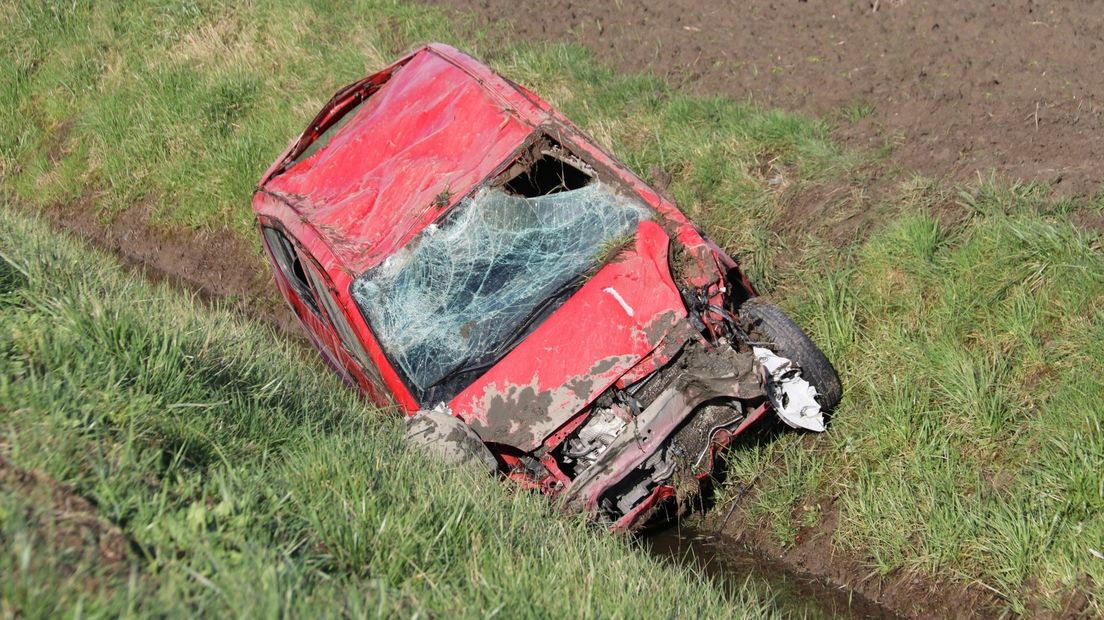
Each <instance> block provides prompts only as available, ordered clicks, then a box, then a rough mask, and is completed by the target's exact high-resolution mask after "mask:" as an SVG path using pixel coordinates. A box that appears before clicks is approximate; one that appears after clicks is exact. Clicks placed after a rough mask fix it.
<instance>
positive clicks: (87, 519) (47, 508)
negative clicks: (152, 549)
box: [0, 455, 135, 615]
mask: <svg viewBox="0 0 1104 620" xmlns="http://www.w3.org/2000/svg"><path fill="white" fill-rule="evenodd" d="M0 493H4V494H10V495H13V496H15V497H16V498H18V500H19V504H21V505H24V506H25V509H24V510H23V511H22V512H24V513H25V514H23V515H22V519H23V520H24V521H25V522H26V524H27V525H28V526H29V530H30V531H27V532H26V533H27V534H29V535H30V536H31V537H32V538H33V543H34V544H38V545H42V546H44V547H45V548H46V549H48V550H49V558H48V559H46V560H43V559H42V558H40V557H39V554H32V555H31V558H32V559H31V560H29V562H30V563H31V564H33V563H35V562H39V561H50V562H56V563H57V565H58V567H59V568H60V569H61V570H62V571H64V572H67V573H69V574H73V573H75V572H77V570H78V569H80V568H90V567H94V568H95V569H96V570H95V571H94V574H96V575H101V576H107V577H119V576H123V575H125V574H126V573H127V571H128V570H129V565H130V562H131V560H132V559H134V557H135V554H134V551H135V547H134V545H133V543H132V542H131V540H130V539H129V538H128V537H127V536H126V534H124V533H123V532H122V530H120V529H119V528H118V527H117V526H116V525H114V524H113V523H110V522H109V521H107V520H106V519H104V518H102V517H101V516H100V514H99V510H98V509H97V508H96V506H95V505H93V504H92V502H90V501H89V500H87V499H85V498H84V497H81V496H80V495H79V494H78V493H77V492H76V490H75V489H73V488H72V487H70V486H69V485H66V484H61V483H59V482H57V481H56V480H54V479H53V478H50V477H49V476H47V475H45V474H43V473H42V472H33V471H26V470H24V469H20V468H18V467H16V466H15V465H12V464H11V463H9V462H8V461H6V460H5V459H4V457H3V456H2V455H0ZM0 540H2V535H0ZM5 542H8V543H12V544H15V542H17V541H5ZM24 544H26V543H24ZM30 568H32V569H33V566H31V567H30ZM91 578H92V577H89V579H91ZM16 615H18V613H17V614H16Z"/></svg>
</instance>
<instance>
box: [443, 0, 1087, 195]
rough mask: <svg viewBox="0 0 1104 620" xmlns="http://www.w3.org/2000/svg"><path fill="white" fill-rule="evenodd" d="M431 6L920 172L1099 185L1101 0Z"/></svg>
mask: <svg viewBox="0 0 1104 620" xmlns="http://www.w3.org/2000/svg"><path fill="white" fill-rule="evenodd" d="M436 3H437V4H442V5H447V6H449V7H452V8H455V9H458V10H460V11H463V12H464V13H467V14H472V13H474V14H476V15H477V16H479V17H480V18H482V23H488V24H496V23H497V24H499V26H498V27H499V28H502V29H503V30H504V32H508V33H509V36H511V37H512V38H513V39H515V40H519V41H524V40H543V41H553V42H563V41H568V42H572V43H577V44H581V45H583V46H585V47H587V48H589V49H591V50H592V51H594V52H595V53H596V55H597V56H598V58H599V59H600V60H601V61H603V62H605V63H607V64H611V65H613V66H615V67H617V68H619V69H621V70H623V71H632V72H641V71H647V72H652V73H655V74H658V75H661V76H664V77H666V78H667V79H668V80H669V81H671V82H672V83H673V84H675V85H676V86H678V87H680V88H684V89H687V90H691V91H699V92H704V93H720V94H727V95H730V96H733V97H735V98H738V99H744V98H748V97H750V98H751V99H753V100H756V101H759V102H761V103H763V104H766V105H768V106H772V107H779V108H782V109H785V110H792V111H797V112H803V113H808V114H815V115H820V116H824V117H828V118H831V119H833V121H834V122H835V124H836V125H837V127H838V128H837V130H836V132H835V133H836V137H837V138H838V139H841V140H842V141H843V142H844V143H846V144H848V145H860V146H864V147H866V146H869V147H874V148H881V147H882V146H884V145H887V144H888V145H892V152H891V155H890V163H891V164H892V165H896V166H900V167H901V168H903V169H906V170H915V171H919V172H921V173H923V174H925V175H927V176H931V177H935V178H947V179H950V180H955V181H964V180H971V179H975V178H977V176H978V174H981V175H983V176H984V175H988V174H989V173H990V172H991V171H996V172H997V173H999V174H1001V175H1005V176H1007V177H1011V178H1017V179H1022V180H1027V181H1032V180H1035V181H1041V182H1046V183H1050V184H1052V185H1053V186H1054V187H1055V190H1056V192H1057V193H1059V194H1061V195H1072V194H1081V193H1095V192H1097V191H1099V190H1100V188H1101V183H1102V182H1104V168H1102V167H1101V166H1100V160H1101V157H1102V156H1104V141H1102V140H1101V139H1100V137H1101V135H1102V133H1104V109H1102V105H1104V72H1101V71H1099V70H1098V67H1097V66H1096V63H1095V62H1094V60H1095V59H1098V58H1099V57H1100V54H1101V52H1102V51H1104V4H1099V3H1077V2H1063V1H1061V0H1011V1H1009V2H976V1H974V2H919V1H915V0H865V1H863V2H853V1H851V0H831V1H825V2H806V1H804V0H788V1H781V0H748V1H746V2H740V3H731V4H730V3H717V2H714V3H699V2H692V1H690V0H640V1H638V2H616V3H608V2H607V3H589V2H578V1H577V0H549V1H548V2H539V3H537V2H533V3H525V2H521V3H519V2H515V1H513V0H436ZM504 20H509V21H510V22H511V24H512V25H511V26H508V27H507V26H506V25H505V22H504ZM506 28H508V30H506Z"/></svg>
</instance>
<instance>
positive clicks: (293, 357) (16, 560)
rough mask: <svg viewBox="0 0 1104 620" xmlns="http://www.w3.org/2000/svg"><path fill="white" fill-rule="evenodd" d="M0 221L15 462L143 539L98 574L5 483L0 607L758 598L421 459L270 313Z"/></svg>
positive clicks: (248, 609) (9, 452)
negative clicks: (246, 309)
mask: <svg viewBox="0 0 1104 620" xmlns="http://www.w3.org/2000/svg"><path fill="white" fill-rule="evenodd" d="M0 230H3V231H4V232H3V233H2V234H0V253H2V255H3V257H4V258H3V259H0V403H3V404H2V405H0V429H2V432H0V445H2V446H3V451H4V456H5V458H6V459H8V460H9V461H11V462H13V463H14V464H15V465H17V466H19V467H22V468H24V469H28V470H39V471H42V472H45V473H46V474H48V475H49V476H52V477H53V478H54V479H56V480H58V481H61V482H63V483H67V484H71V485H73V486H74V487H75V488H76V490H77V492H78V493H79V494H80V495H82V496H84V497H87V498H89V499H91V500H93V501H94V502H95V504H96V506H97V507H98V512H99V515H100V517H102V518H103V519H106V520H108V521H110V522H112V523H115V524H118V525H119V527H121V528H122V530H123V531H124V532H125V534H126V535H127V536H128V537H129V538H130V539H131V540H133V544H134V547H133V549H132V552H131V559H130V561H129V563H127V564H126V565H125V566H124V567H123V568H122V569H119V568H118V567H116V568H115V569H114V570H109V568H110V567H105V566H104V565H103V564H104V563H103V562H99V561H97V559H96V554H95V553H94V552H93V553H87V550H84V551H83V552H82V550H81V549H80V548H79V547H77V548H68V549H67V548H66V547H65V546H64V544H63V543H64V541H62V542H59V541H57V540H53V539H51V536H52V530H51V528H49V527H41V526H36V524H41V523H42V522H44V521H45V522H49V521H50V519H47V518H44V517H43V516H42V515H41V514H39V512H41V511H42V510H43V509H44V506H43V505H42V502H41V501H38V502H34V501H29V498H28V497H27V496H26V494H21V493H19V492H17V491H16V490H13V488H11V487H7V486H3V485H0V517H2V518H0V574H2V575H4V578H3V579H0V616H4V617H9V616H11V615H13V614H14V616H16V617H24V615H25V616H26V617H58V616H69V615H82V614H83V615H92V616H103V615H108V616H114V615H153V614H156V615H161V614H169V615H189V616H194V615H200V616H209V617H226V616H228V615H234V616H276V615H291V616H295V617H304V616H309V617H314V616H317V615H323V616H355V617H363V616H388V617H390V616H396V615H397V616H419V617H427V616H436V617H485V616H499V617H505V618H518V617H533V618H536V617H584V616H585V617H655V616H657V615H658V616H662V617H674V616H684V617H697V616H708V617H734V616H735V617H765V616H767V615H768V612H767V607H766V604H765V603H761V602H757V601H756V600H755V599H754V598H753V597H752V595H751V594H748V593H740V594H738V595H735V596H736V597H735V598H732V599H726V598H725V597H724V596H723V595H722V594H720V593H719V591H718V590H716V589H714V588H713V587H712V586H710V585H709V584H708V583H707V582H705V581H703V580H702V579H699V578H698V577H696V576H694V575H693V574H691V573H689V572H687V571H685V570H681V569H678V568H675V567H671V566H667V565H664V564H663V563H661V562H660V561H659V560H657V559H654V558H652V557H650V556H648V555H647V554H645V553H644V552H643V551H641V550H640V549H638V548H637V547H636V545H635V544H633V543H632V541H631V540H630V539H627V538H624V537H615V536H611V535H609V534H608V533H605V532H603V531H601V530H599V529H597V528H594V527H590V526H588V525H586V524H585V523H584V522H583V521H582V520H581V519H579V518H569V517H564V516H559V515H556V514H554V513H553V512H552V510H551V508H550V506H549V504H548V502H547V501H546V500H545V499H544V498H543V497H541V496H540V495H538V494H534V493H529V492H524V491H519V490H516V489H511V488H509V487H507V486H506V485H503V484H501V483H500V482H498V481H496V480H494V479H492V478H488V477H483V476H475V475H472V474H469V473H467V472H465V471H460V470H448V469H442V468H439V467H434V466H431V465H429V464H427V463H426V462H425V461H424V460H423V459H422V457H421V456H420V455H418V454H417V453H413V452H409V451H407V449H406V447H405V444H404V442H403V440H402V430H401V422H400V421H399V419H397V417H394V416H389V415H385V413H384V412H381V411H377V410H374V409H371V408H369V407H367V406H366V405H364V404H363V403H362V402H360V401H359V400H358V399H357V398H356V397H355V396H354V395H353V394H352V393H350V391H349V390H347V389H345V388H344V387H343V386H342V385H341V384H340V382H338V381H337V380H335V379H334V378H333V377H332V376H331V373H330V372H329V371H328V370H327V369H325V368H324V367H322V365H321V364H319V363H317V362H316V361H314V360H313V358H306V359H305V358H304V357H303V356H302V355H301V350H300V349H299V348H298V346H297V345H294V344H289V343H288V342H286V340H285V339H283V338H280V337H278V336H277V335H275V334H274V333H272V332H271V331H270V330H268V329H266V328H263V327H260V326H258V325H255V324H251V323H249V322H246V321H245V320H243V319H242V318H240V317H237V316H234V315H232V314H230V313H228V312H223V311H219V310H211V309H210V308H207V307H205V306H203V305H202V304H199V303H198V302H196V301H195V300H193V299H190V298H188V297H187V296H185V295H184V294H182V293H180V292H178V291H176V290H173V289H170V288H166V287H164V286H154V285H150V284H147V283H145V282H143V281H140V280H138V279H136V278H135V276H134V275H133V274H132V273H130V272H128V271H125V270H123V269H121V268H120V267H118V266H117V265H116V264H114V262H113V260H111V259H110V258H109V257H106V256H104V255H103V254H99V253H97V252H93V251H89V250H87V249H84V248H83V247H81V246H80V245H78V244H75V243H73V242H71V241H69V240H67V239H64V238H59V237H57V236H55V235H52V234H49V233H48V232H47V231H46V230H45V227H44V226H43V225H42V224H38V223H34V222H31V221H28V220H26V219H23V218H22V217H17V216H14V215H13V213H12V212H11V211H10V210H9V209H7V208H6V207H5V208H0ZM31 499H33V498H31ZM59 518H61V517H59ZM59 546H60V548H61V549H63V550H66V553H61V552H59V551H58V549H59ZM70 546H71V545H70ZM92 548H93V549H95V547H94V545H93V547H92ZM74 557H75V558H76V559H74Z"/></svg>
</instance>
